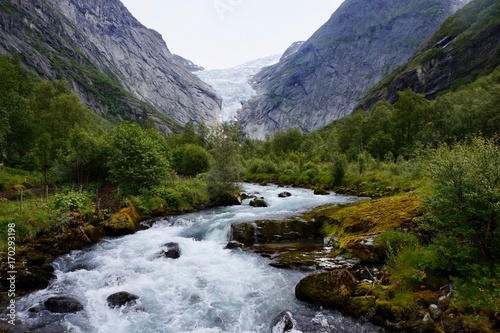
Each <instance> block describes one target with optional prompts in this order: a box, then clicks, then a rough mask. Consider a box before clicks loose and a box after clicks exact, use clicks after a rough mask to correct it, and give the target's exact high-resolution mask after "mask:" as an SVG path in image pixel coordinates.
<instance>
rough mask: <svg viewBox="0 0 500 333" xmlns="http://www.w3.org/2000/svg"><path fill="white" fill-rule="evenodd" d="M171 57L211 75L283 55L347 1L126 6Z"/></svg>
mask: <svg viewBox="0 0 500 333" xmlns="http://www.w3.org/2000/svg"><path fill="white" fill-rule="evenodd" d="M121 1H122V2H123V3H124V4H125V6H127V8H128V9H129V10H130V12H131V13H132V14H133V15H134V16H135V17H136V18H137V19H138V20H139V21H140V22H141V23H142V24H144V25H145V26H146V27H148V28H151V29H154V30H156V31H158V32H159V33H160V34H162V36H163V39H164V40H165V42H166V43H167V46H168V48H169V49H170V51H171V52H172V53H175V54H179V55H181V56H183V57H184V58H187V59H189V60H192V61H193V62H194V63H196V64H197V65H200V66H203V67H205V68H207V69H214V68H230V67H233V66H236V65H240V64H242V63H244V62H247V61H250V60H254V59H258V58H262V57H266V56H269V55H274V54H281V53H283V52H284V51H285V50H286V48H287V47H288V46H289V45H290V44H292V43H293V42H295V41H300V40H306V39H307V38H309V37H310V36H311V35H312V34H313V33H314V32H315V31H316V30H317V29H318V28H319V27H321V26H322V25H323V24H324V23H325V22H326V21H327V20H328V19H329V18H330V16H331V15H332V14H333V12H334V11H335V10H336V9H337V7H338V6H339V5H340V4H341V3H342V1H343V0H308V1H306V0H121Z"/></svg>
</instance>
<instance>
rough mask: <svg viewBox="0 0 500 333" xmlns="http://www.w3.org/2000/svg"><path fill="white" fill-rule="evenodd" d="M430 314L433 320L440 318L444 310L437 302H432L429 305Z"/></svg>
mask: <svg viewBox="0 0 500 333" xmlns="http://www.w3.org/2000/svg"><path fill="white" fill-rule="evenodd" d="M429 314H430V315H431V318H432V319H433V320H438V319H439V317H441V315H442V314H443V311H442V310H441V309H440V308H439V307H438V306H437V305H436V304H431V305H429Z"/></svg>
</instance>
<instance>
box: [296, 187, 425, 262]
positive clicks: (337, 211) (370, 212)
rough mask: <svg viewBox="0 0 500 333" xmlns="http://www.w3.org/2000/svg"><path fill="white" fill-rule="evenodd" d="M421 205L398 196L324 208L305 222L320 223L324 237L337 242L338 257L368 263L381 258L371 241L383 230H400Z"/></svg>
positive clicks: (308, 215) (410, 197) (413, 216)
mask: <svg viewBox="0 0 500 333" xmlns="http://www.w3.org/2000/svg"><path fill="white" fill-rule="evenodd" d="M420 206H421V202H420V200H419V199H418V197H416V196H407V195H400V196H395V197H390V198H383V199H378V200H367V201H363V202H360V203H356V204H353V205H345V206H332V205H327V206H323V207H318V208H317V209H315V210H313V211H311V212H309V213H306V214H305V215H304V218H305V219H308V220H312V219H314V220H315V221H318V223H321V224H322V230H321V231H322V232H323V234H324V235H325V236H327V237H335V238H337V239H339V248H340V252H339V253H340V254H344V255H346V256H347V257H349V256H353V257H357V258H359V259H361V260H362V261H363V262H367V263H379V262H382V261H383V259H384V253H380V252H379V251H377V250H376V248H375V247H374V240H375V239H376V237H377V236H378V235H379V234H380V233H381V232H383V231H386V230H392V229H400V228H403V227H404V226H406V225H407V224H409V223H411V222H412V220H413V219H414V218H415V217H417V216H420V215H421V212H420V210H419V207H420Z"/></svg>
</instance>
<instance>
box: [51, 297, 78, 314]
mask: <svg viewBox="0 0 500 333" xmlns="http://www.w3.org/2000/svg"><path fill="white" fill-rule="evenodd" d="M44 304H45V307H46V308H47V310H49V311H50V312H54V313H75V312H78V311H82V310H83V305H82V303H80V302H79V301H78V300H76V299H74V298H71V297H66V296H58V297H51V298H49V299H48V300H46V301H45V303H44Z"/></svg>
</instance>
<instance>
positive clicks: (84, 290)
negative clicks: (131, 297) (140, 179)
mask: <svg viewBox="0 0 500 333" xmlns="http://www.w3.org/2000/svg"><path fill="white" fill-rule="evenodd" d="M242 187H243V190H244V191H245V192H246V193H257V192H258V193H259V194H258V196H263V197H265V199H266V201H267V202H268V204H269V207H267V208H253V207H250V206H249V205H248V200H246V201H244V202H243V205H242V206H234V207H224V208H217V209H213V210H207V211H202V212H198V213H192V214H186V215H182V216H175V217H170V218H166V219H165V220H162V221H159V222H157V223H155V224H154V225H153V226H152V227H151V228H150V229H147V230H143V231H140V232H137V233H136V234H134V235H129V236H124V237H120V238H109V239H104V240H103V241H101V242H100V243H98V244H96V245H94V246H93V247H91V248H89V249H86V250H79V251H73V252H72V253H70V254H68V255H65V256H62V257H60V258H58V259H56V260H55V261H54V262H53V265H54V267H55V268H56V272H55V273H56V276H57V279H55V280H54V281H53V282H52V283H51V284H50V286H49V287H48V288H47V289H44V290H40V291H37V292H34V293H32V294H30V295H27V296H25V297H23V298H21V299H20V300H18V304H17V306H18V313H17V316H18V319H19V320H20V322H22V324H21V323H19V325H17V327H16V328H15V329H14V330H13V332H41V333H45V332H47V333H48V332H51V333H56V332H71V333H94V332H95V333H142V332H144V333H156V332H158V333H159V332H163V333H181V332H200V333H202V332H203V333H211V332H213V333H219V332H238V333H240V332H256V333H260V332H280V333H281V332H283V324H282V323H277V324H276V323H275V324H274V326H273V322H274V321H275V318H276V317H277V316H278V315H279V314H280V313H282V312H283V311H289V312H290V313H291V314H292V316H293V318H294V321H295V322H296V325H295V326H294V328H293V330H292V331H291V332H296V333H297V332H304V333H306V332H349V333H356V332H381V330H380V329H379V328H377V327H374V326H372V325H370V324H362V323H359V322H356V321H354V320H351V319H349V318H345V317H343V316H342V315H341V314H339V313H338V312H334V311H329V310H325V309H321V308H316V307H311V306H309V305H306V304H303V303H301V302H298V301H297V300H296V299H295V297H294V288H295V285H296V284H297V283H298V281H299V280H300V279H301V278H302V277H304V276H305V273H303V272H298V271H291V270H283V269H278V268H274V267H271V266H269V265H268V259H265V258H262V257H260V256H258V255H256V254H254V253H251V252H244V251H241V250H239V249H237V250H228V249H224V247H225V245H226V244H227V242H228V240H229V236H230V235H229V234H230V226H231V224H232V223H236V222H246V221H253V220H257V219H277V218H284V217H289V216H293V215H297V214H299V213H301V212H304V211H306V210H308V209H311V208H313V207H315V206H319V205H322V204H327V203H339V204H341V203H348V202H354V201H356V200H358V199H357V198H355V197H348V196H341V195H336V194H330V195H327V196H316V195H314V194H313V192H312V191H311V190H306V189H294V188H286V189H285V188H280V187H278V186H258V185H252V184H242ZM283 191H288V192H290V193H291V194H292V196H291V197H288V198H279V197H278V194H279V193H280V192H283ZM169 242H175V243H178V244H179V247H180V251H181V255H180V257H179V258H178V259H170V258H166V257H164V256H161V255H159V253H160V252H161V249H162V246H164V245H165V244H166V243H169ZM122 291H126V292H129V293H132V294H135V295H137V296H139V299H138V300H137V302H136V304H135V305H130V306H124V307H121V308H110V307H109V306H108V303H107V300H106V299H107V297H108V296H109V295H111V294H113V293H116V292H122ZM54 296H69V297H72V298H75V299H77V300H78V301H79V302H80V303H81V304H82V305H83V306H84V309H83V311H80V312H77V313H74V314H54V313H50V312H49V311H47V310H46V309H44V306H43V304H44V302H45V301H46V300H47V299H48V298H50V297H54ZM30 309H31V310H30Z"/></svg>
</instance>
